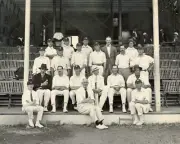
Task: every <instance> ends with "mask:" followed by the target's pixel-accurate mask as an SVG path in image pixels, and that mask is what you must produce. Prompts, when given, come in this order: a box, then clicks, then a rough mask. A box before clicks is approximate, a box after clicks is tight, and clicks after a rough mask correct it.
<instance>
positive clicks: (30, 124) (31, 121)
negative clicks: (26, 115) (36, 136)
mask: <svg viewBox="0 0 180 144" xmlns="http://www.w3.org/2000/svg"><path fill="white" fill-rule="evenodd" d="M29 126H30V127H33V128H34V123H33V120H29Z"/></svg>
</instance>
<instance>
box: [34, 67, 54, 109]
mask: <svg viewBox="0 0 180 144" xmlns="http://www.w3.org/2000/svg"><path fill="white" fill-rule="evenodd" d="M39 69H40V70H41V72H40V73H38V74H36V75H34V76H33V84H34V90H35V91H37V95H38V97H39V101H40V105H42V101H43V97H44V111H45V112H47V111H48V109H47V106H48V103H49V100H50V97H51V84H52V78H51V76H50V75H48V74H46V71H47V70H48V69H47V66H46V64H42V65H41V67H40V68H39Z"/></svg>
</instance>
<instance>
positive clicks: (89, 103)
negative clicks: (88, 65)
mask: <svg viewBox="0 0 180 144" xmlns="http://www.w3.org/2000/svg"><path fill="white" fill-rule="evenodd" d="M88 84H89V83H88V80H87V79H83V81H82V86H81V87H80V88H79V89H78V90H77V91H76V100H77V110H78V112H79V113H81V114H84V115H89V116H90V117H91V119H92V121H93V122H94V123H95V124H96V128H97V129H107V128H108V127H107V126H105V125H104V124H103V120H104V118H103V116H102V113H101V109H100V108H99V107H98V106H95V105H94V101H95V100H94V94H93V91H92V88H91V87H90V86H88Z"/></svg>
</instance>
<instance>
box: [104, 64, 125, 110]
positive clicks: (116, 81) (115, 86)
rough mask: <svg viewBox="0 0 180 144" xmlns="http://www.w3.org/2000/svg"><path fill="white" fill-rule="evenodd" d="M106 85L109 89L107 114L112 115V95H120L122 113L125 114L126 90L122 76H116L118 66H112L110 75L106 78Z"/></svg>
mask: <svg viewBox="0 0 180 144" xmlns="http://www.w3.org/2000/svg"><path fill="white" fill-rule="evenodd" d="M107 85H108V88H109V91H108V97H109V112H110V113H113V100H114V94H120V95H121V101H122V111H123V112H124V113H125V112H126V108H125V104H126V89H125V81H124V78H123V76H122V75H120V74H118V66H113V68H112V74H111V75H110V76H108V79H107Z"/></svg>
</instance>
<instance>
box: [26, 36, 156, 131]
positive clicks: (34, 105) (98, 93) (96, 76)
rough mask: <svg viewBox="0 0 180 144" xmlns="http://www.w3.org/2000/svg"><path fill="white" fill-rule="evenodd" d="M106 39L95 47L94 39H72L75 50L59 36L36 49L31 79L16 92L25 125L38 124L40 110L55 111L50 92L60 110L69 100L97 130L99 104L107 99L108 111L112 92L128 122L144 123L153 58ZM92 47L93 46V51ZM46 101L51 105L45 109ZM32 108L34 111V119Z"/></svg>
mask: <svg viewBox="0 0 180 144" xmlns="http://www.w3.org/2000/svg"><path fill="white" fill-rule="evenodd" d="M111 41H112V40H111V38H110V37H107V38H106V45H105V46H104V47H101V46H100V44H99V43H98V42H95V43H94V45H93V48H91V47H90V46H89V45H88V42H89V41H88V38H87V37H85V38H84V39H83V42H82V43H83V44H81V43H77V45H76V49H77V50H76V51H74V49H73V48H72V47H71V46H70V45H69V39H68V38H65V39H64V40H63V44H62V46H61V47H54V46H53V40H51V39H49V40H48V42H47V43H48V47H47V48H46V49H44V48H40V49H39V53H40V56H39V57H37V58H36V59H35V60H34V65H33V78H32V79H31V80H29V81H28V82H27V87H28V89H27V90H25V91H24V93H23V96H22V105H23V111H24V112H26V113H27V114H28V118H29V126H31V127H35V126H36V127H39V128H42V127H43V125H42V124H41V123H40V122H41V120H42V116H43V112H48V111H49V110H51V112H52V113H55V112H56V107H57V101H56V96H63V98H64V99H63V100H64V102H63V112H64V113H67V112H68V103H69V100H70V99H71V102H72V105H73V107H74V109H75V110H77V111H78V112H79V113H80V114H84V115H89V116H90V117H91V119H92V121H93V122H94V123H95V125H96V128H98V129H107V128H108V127H107V126H106V125H104V124H103V120H104V118H103V115H102V112H103V106H104V104H105V102H106V100H107V98H108V102H109V112H110V113H113V111H114V110H113V103H114V96H115V95H117V96H121V107H122V112H123V113H126V112H130V113H131V115H132V117H133V124H135V125H142V124H143V123H144V118H143V114H144V113H148V112H149V111H152V108H151V103H152V90H151V85H150V83H149V71H150V70H152V68H153V64H154V59H153V58H152V57H150V56H148V55H146V54H145V53H144V48H143V47H141V46H138V47H136V48H135V47H134V41H133V40H131V39H130V40H129V47H128V48H125V46H124V45H121V46H119V49H120V52H119V53H118V52H117V48H115V47H114V46H112V44H111ZM93 50H94V51H93ZM49 104H51V106H52V109H48V108H49V107H48V105H49ZM33 112H37V120H36V124H34V123H33Z"/></svg>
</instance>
